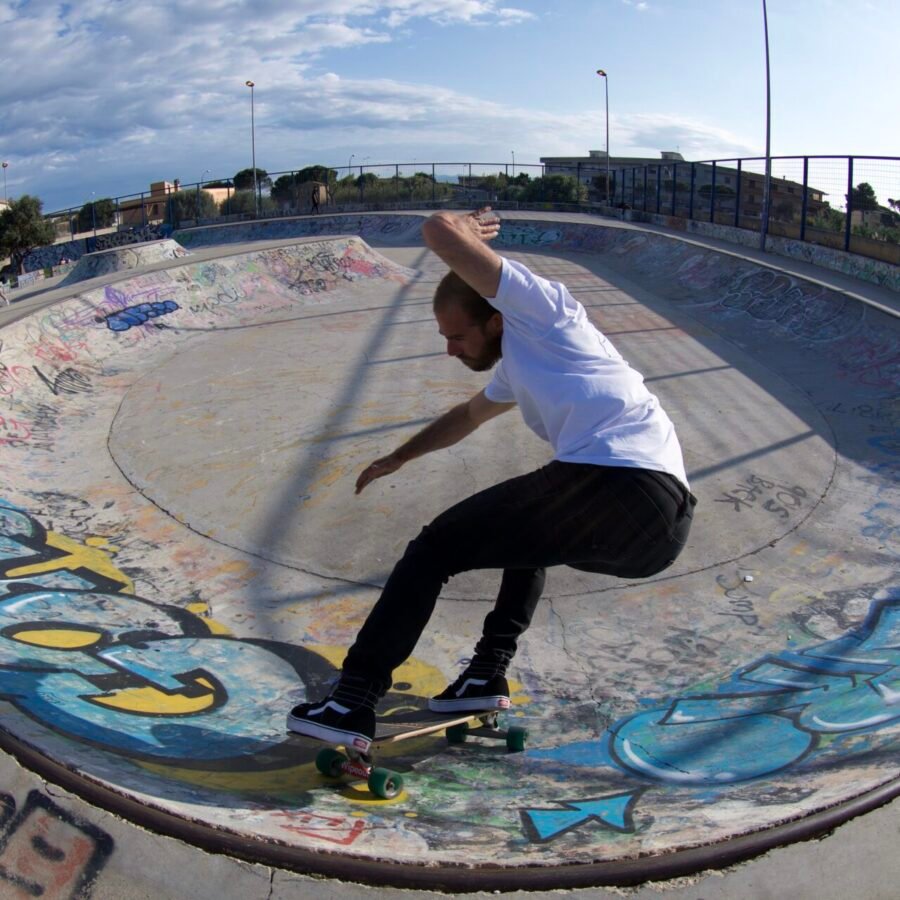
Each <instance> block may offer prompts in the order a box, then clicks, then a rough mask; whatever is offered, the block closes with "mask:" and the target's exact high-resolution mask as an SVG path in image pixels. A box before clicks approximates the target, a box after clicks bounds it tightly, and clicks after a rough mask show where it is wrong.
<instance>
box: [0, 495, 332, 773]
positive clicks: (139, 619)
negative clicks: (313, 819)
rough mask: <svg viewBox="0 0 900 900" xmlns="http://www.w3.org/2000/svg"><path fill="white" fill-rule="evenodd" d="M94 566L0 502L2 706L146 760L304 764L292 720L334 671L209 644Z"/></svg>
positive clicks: (186, 621) (312, 659) (199, 627)
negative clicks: (311, 683) (311, 685)
mask: <svg viewBox="0 0 900 900" xmlns="http://www.w3.org/2000/svg"><path fill="white" fill-rule="evenodd" d="M68 544H72V542H68ZM68 544H66V545H65V547H68ZM94 552H95V553H96V552H97V551H94ZM90 559H91V557H90V550H89V549H88V550H86V551H85V552H84V553H80V554H79V553H75V552H72V551H71V549H65V548H63V549H61V548H60V546H59V541H58V540H57V539H55V538H54V537H53V535H52V534H51V533H49V532H47V531H46V529H44V528H43V526H41V525H40V523H39V522H37V521H36V520H35V519H34V518H32V517H31V516H30V515H28V514H27V513H26V512H25V511H23V510H22V509H20V508H18V507H16V506H14V505H12V504H7V503H0V699H3V700H6V701H8V702H10V703H12V704H14V705H15V706H16V707H17V708H18V709H20V710H22V711H23V712H24V713H26V714H27V715H29V716H31V717H32V718H34V719H36V720H37V721H39V722H41V723H43V724H44V725H45V726H47V727H49V728H51V729H53V730H55V731H57V732H61V733H63V734H65V735H67V736H70V737H73V738H76V739H78V740H81V741H84V742H87V743H91V744H93V745H97V746H101V747H104V748H106V749H109V750H113V751H115V752H117V753H125V754H127V755H130V756H133V757H135V758H139V759H149V760H154V761H160V762H161V761H177V762H178V764H179V765H191V764H193V765H204V766H219V767H227V768H229V769H233V768H235V767H237V768H254V769H258V768H260V767H266V766H276V767H277V766H283V765H284V764H285V762H286V761H288V760H290V761H291V762H293V763H296V758H297V753H296V748H293V749H292V748H291V747H290V745H289V744H288V741H287V735H286V733H285V724H284V717H285V709H289V708H290V706H291V705H293V704H295V703H297V702H300V701H301V700H303V699H305V697H306V687H305V685H304V680H308V679H309V678H310V677H312V678H313V679H314V680H324V679H325V678H326V677H327V676H328V675H330V674H332V669H331V666H330V664H328V663H327V662H326V661H325V660H322V659H321V658H318V657H316V656H315V654H312V653H308V652H306V651H304V650H303V649H302V648H295V647H290V646H287V645H283V644H279V643H275V642H267V643H263V642H255V641H248V640H241V639H237V638H229V637H223V636H221V635H218V634H214V633H213V632H212V631H211V630H210V628H209V626H208V625H207V623H206V621H205V620H204V619H203V618H201V617H200V616H197V615H195V614H193V613H191V612H189V611H187V610H184V609H181V608H179V607H175V606H164V605H161V604H159V603H150V602H148V601H146V600H143V599H141V598H139V597H136V596H133V595H131V594H127V593H122V589H123V583H122V581H117V580H116V578H115V571H116V570H115V569H114V568H113V567H112V566H110V565H108V558H107V557H103V558H100V557H99V556H98V560H99V562H98V564H97V566H95V567H94V568H91V567H90ZM104 560H105V561H106V564H104ZM95 569H96V570H95ZM123 577H124V576H123ZM301 673H302V675H301ZM263 698H264V699H263Z"/></svg>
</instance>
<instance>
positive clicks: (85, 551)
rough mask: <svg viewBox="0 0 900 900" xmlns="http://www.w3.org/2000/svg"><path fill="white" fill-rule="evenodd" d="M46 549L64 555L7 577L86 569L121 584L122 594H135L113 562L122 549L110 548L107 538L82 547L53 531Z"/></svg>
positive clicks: (18, 570) (130, 584)
mask: <svg viewBox="0 0 900 900" xmlns="http://www.w3.org/2000/svg"><path fill="white" fill-rule="evenodd" d="M47 546H48V547H53V548H54V549H55V550H60V551H62V553H63V555H62V556H57V557H55V558H54V559H48V560H45V561H44V562H39V563H33V564H32V565H30V566H19V567H18V568H17V569H10V570H9V571H8V572H7V573H6V577H7V578H27V577H28V576H30V575H41V574H43V573H45V572H57V571H59V570H60V569H68V570H69V571H70V572H74V571H76V570H78V569H86V570H87V571H89V572H94V573H95V574H97V575H101V576H103V577H104V578H107V579H109V580H110V581H116V582H118V583H119V584H121V585H122V592H123V593H125V594H133V593H134V582H133V581H132V580H131V579H130V578H129V577H128V576H127V575H125V574H124V573H122V572H120V571H119V570H118V569H117V568H116V567H115V566H114V565H113V564H112V562H111V560H110V554H113V553H118V551H119V548H118V547H114V546H113V545H112V544H110V543H109V542H108V541H107V540H106V538H102V537H89V538H87V540H86V541H85V542H84V544H79V543H78V542H77V541H73V540H71V539H70V538H67V537H64V536H63V535H61V534H56V532H54V531H48V532H47Z"/></svg>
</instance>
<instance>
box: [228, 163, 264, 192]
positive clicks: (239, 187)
mask: <svg viewBox="0 0 900 900" xmlns="http://www.w3.org/2000/svg"><path fill="white" fill-rule="evenodd" d="M253 171H254V170H253V169H241V171H240V172H238V173H237V174H236V175H235V176H234V178H233V179H232V180H233V181H234V189H235V190H236V191H252V190H253ZM256 183H257V184H258V185H259V186H260V187H261V188H262V187H271V186H272V179H271V178H269V173H268V172H267V171H266V170H265V169H260V168H257V169H256Z"/></svg>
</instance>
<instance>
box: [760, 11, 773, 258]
mask: <svg viewBox="0 0 900 900" xmlns="http://www.w3.org/2000/svg"><path fill="white" fill-rule="evenodd" d="M762 8H763V35H764V37H765V42H766V180H765V182H764V185H763V208H762V221H761V222H760V224H759V249H760V250H762V251H765V249H766V234H767V233H768V231H769V202H770V197H771V191H772V90H771V83H770V80H769V17H768V15H767V13H766V0H763V4H762Z"/></svg>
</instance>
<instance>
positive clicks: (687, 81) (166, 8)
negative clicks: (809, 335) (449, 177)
mask: <svg viewBox="0 0 900 900" xmlns="http://www.w3.org/2000/svg"><path fill="white" fill-rule="evenodd" d="M768 10H769V39H770V48H771V65H772V152H773V154H775V155H783V154H784V155H786V154H804V153H805V154H860V155H862V154H866V155H885V156H888V155H900V115H898V112H900V110H898V105H900V104H898V101H897V96H898V92H897V76H896V73H895V71H894V68H895V64H896V58H897V49H896V43H897V35H898V34H900V3H897V2H896V0H843V2H837V0H768ZM0 61H2V70H3V71H4V72H6V73H10V72H12V73H14V74H13V77H12V78H9V77H5V78H3V79H0V110H2V116H0V123H2V124H0V128H2V131H0V159H2V160H5V161H7V162H8V163H9V166H8V168H7V169H6V176H7V191H8V194H9V196H11V197H16V196H19V195H21V194H23V193H31V194H35V195H37V196H38V197H40V198H41V199H42V200H43V201H44V208H45V210H47V211H50V210H56V209H60V208H63V207H65V206H70V205H71V206H74V205H80V204H82V203H84V202H86V201H89V200H90V199H91V197H92V195H96V196H97V197H102V196H115V195H122V194H126V193H129V192H133V191H140V190H146V189H147V187H148V185H149V183H150V182H151V181H159V180H163V179H166V180H169V181H172V180H174V179H175V178H179V179H180V180H181V181H182V182H183V183H185V184H187V183H191V182H196V181H197V180H198V179H200V178H201V177H205V178H211V177H212V178H225V177H229V176H231V175H233V174H234V173H235V172H236V171H238V170H239V169H241V168H244V167H246V166H249V165H250V158H251V147H250V97H249V89H248V88H247V87H245V86H244V82H245V81H246V80H247V79H252V80H253V81H255V82H256V88H255V114H256V115H255V118H256V160H257V165H259V166H260V167H262V168H265V169H267V170H268V171H270V172H275V171H280V170H285V169H291V168H300V167H302V166H304V165H309V164H312V163H324V164H327V165H332V166H346V165H347V163H348V161H349V159H350V156H351V155H353V157H354V159H353V163H354V165H359V164H360V163H364V164H365V165H367V166H371V165H374V164H376V163H392V162H405V163H409V164H410V165H409V167H408V169H405V170H404V171H409V172H411V171H413V168H414V166H413V163H415V168H424V167H425V165H424V164H425V163H426V162H429V163H430V162H461V161H474V162H485V163H498V164H501V163H502V164H506V163H510V162H511V160H512V156H513V154H515V160H516V163H517V166H522V165H523V164H526V163H536V162H538V160H539V158H540V157H541V156H550V155H569V154H578V155H582V154H586V153H587V151H588V150H589V149H603V148H604V146H605V120H604V98H603V82H602V80H601V79H600V78H598V76H597V75H596V74H595V70H596V69H598V68H603V69H605V70H606V71H607V72H608V73H609V103H610V148H611V151H612V154H613V155H614V156H616V155H636V156H652V157H656V156H658V153H659V151H660V150H676V149H678V150H680V151H681V153H682V154H683V155H684V157H685V158H686V159H713V158H727V157H735V156H738V155H740V156H752V155H757V154H761V153H762V152H763V151H764V147H765V56H764V44H763V28H762V2H761V0H582V2H575V0H557V2H554V3H552V4H551V3H548V2H547V0H543V2H533V0H290V2H283V0H252V2H250V0H192V2H191V3H190V4H186V3H176V2H174V0H158V2H154V0H79V2H77V3H59V2H49V0H47V2H44V0H20V2H9V0H0ZM207 171H208V174H207ZM452 171H453V170H450V169H448V170H447V172H449V173H451V174H452ZM456 171H461V170H459V169H457V170H456ZM892 173H893V174H892ZM789 174H790V173H789ZM791 177H792V176H791ZM867 177H868V176H867ZM819 178H820V180H821V179H823V178H824V171H823V175H822V176H819ZM898 178H900V163H897V164H894V166H893V169H891V168H890V167H887V166H883V167H880V168H879V174H878V178H877V180H878V182H879V184H878V189H879V199H880V200H881V201H882V202H884V200H885V197H882V196H881V193H885V195H886V196H887V195H889V196H892V197H897V196H900V184H897V183H896V182H897V180H898ZM891 179H893V181H891ZM870 180H872V181H875V180H876V177H875V176H874V175H873V176H872V177H871V178H870ZM892 185H893V186H892ZM891 191H893V193H891Z"/></svg>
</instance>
